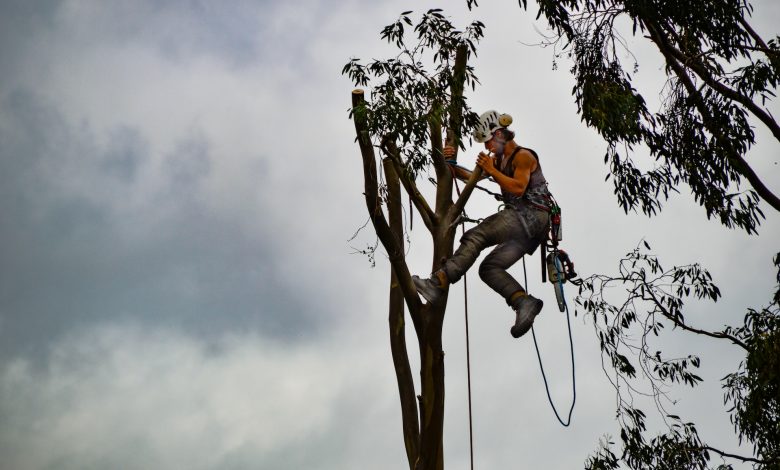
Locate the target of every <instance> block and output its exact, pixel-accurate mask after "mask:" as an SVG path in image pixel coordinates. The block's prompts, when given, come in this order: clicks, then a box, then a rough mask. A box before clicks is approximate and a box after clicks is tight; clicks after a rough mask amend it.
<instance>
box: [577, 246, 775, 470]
mask: <svg viewBox="0 0 780 470" xmlns="http://www.w3.org/2000/svg"><path fill="white" fill-rule="evenodd" d="M649 250H650V247H649V245H648V244H647V243H644V245H643V246H642V247H638V248H636V249H635V250H633V251H632V252H631V253H628V254H627V255H626V257H624V258H623V259H622V260H621V261H620V263H619V268H618V273H617V274H616V275H613V276H609V275H593V276H591V277H589V278H587V279H585V280H584V281H583V283H582V285H581V287H580V293H579V296H578V297H577V299H576V303H577V305H578V307H579V308H582V309H584V310H585V312H586V314H587V316H588V317H589V318H590V319H591V320H592V322H593V326H594V328H595V331H596V335H597V337H598V339H599V346H600V348H601V351H602V357H603V359H604V360H603V361H602V363H603V366H604V370H605V372H606V373H607V376H608V377H609V378H610V380H611V382H612V384H613V386H614V387H615V390H616V393H617V402H618V405H617V418H618V423H619V426H620V442H621V444H622V453H621V454H619V455H618V454H616V453H615V452H614V451H613V447H614V442H612V441H610V440H609V439H607V440H605V441H602V443H601V445H600V447H599V449H598V450H597V452H596V453H595V454H594V455H592V456H591V457H590V458H589V459H588V461H587V462H586V468H587V469H592V470H595V469H617V468H622V467H621V465H625V466H627V467H628V468H631V469H656V468H696V469H706V468H712V467H710V463H709V460H710V455H711V453H716V454H719V455H721V456H724V457H731V458H736V459H738V460H743V461H751V462H755V463H757V465H758V466H759V467H758V468H763V469H770V468H777V466H776V465H777V464H778V463H779V462H780V459H778V457H779V455H778V452H779V451H780V445H779V444H780V367H779V365H780V364H779V362H780V359H779V358H780V339H779V338H780V308H778V306H779V305H780V304H778V300H780V272H779V273H778V292H777V294H776V295H775V298H774V300H773V303H772V305H770V307H768V308H766V309H763V310H761V311H760V312H759V311H754V310H751V311H750V312H749V313H748V315H747V316H746V317H745V322H744V325H743V326H740V327H739V328H731V327H727V328H724V330H723V331H716V332H710V331H705V330H701V329H698V328H695V327H693V326H691V325H690V324H689V323H688V322H687V320H686V318H685V315H684V312H683V308H684V307H685V305H686V300H687V299H690V298H692V299H697V300H709V301H712V302H717V301H718V299H719V298H720V295H721V294H720V290H719V289H718V287H717V286H716V285H715V284H714V283H713V280H712V276H711V275H710V274H709V272H707V271H706V270H705V269H703V268H702V267H701V266H699V265H698V264H693V265H688V266H681V267H674V268H672V269H669V270H665V269H663V267H662V266H661V264H660V262H659V261H658V259H657V258H656V257H655V256H653V255H651V254H649ZM775 264H776V265H777V266H778V268H780V255H779V256H778V257H777V258H775ZM616 291H617V292H619V293H620V294H617V300H615V294H614V292H616ZM622 293H625V294H627V296H626V297H625V298H623V295H622ZM668 324H671V325H672V326H673V327H675V328H680V329H683V330H685V331H688V332H691V333H696V334H702V335H706V336H710V337H712V338H718V339H723V340H727V341H730V342H731V343H733V344H734V345H737V346H739V347H741V348H743V349H744V350H745V351H746V352H747V359H746V360H745V362H744V363H743V364H742V365H741V366H740V369H739V370H738V371H737V372H735V373H733V374H730V375H728V376H727V377H726V378H725V379H724V388H725V389H726V390H727V391H726V402H727V403H730V404H731V408H730V409H729V411H730V412H731V416H732V422H733V423H734V425H735V430H736V432H737V433H738V434H739V436H740V437H741V438H744V439H746V440H748V441H750V442H751V443H753V444H754V445H755V447H756V453H757V455H758V456H759V457H760V458H757V459H756V458H752V457H740V456H735V455H732V454H727V453H725V452H722V451H720V450H718V449H715V448H713V447H710V446H708V445H707V444H705V443H703V442H702V441H701V439H700V438H699V435H698V432H697V429H696V426H695V424H694V423H691V422H684V421H683V420H682V419H681V418H680V417H679V416H675V415H673V414H671V413H669V412H668V411H667V406H668V405H669V403H670V402H671V399H670V398H669V395H668V393H669V390H670V389H671V387H672V386H674V385H684V386H688V387H696V386H697V385H699V384H700V383H701V381H702V379H701V378H700V377H699V376H698V375H696V374H695V373H694V371H695V369H697V368H698V367H699V366H700V364H701V360H700V358H699V357H698V356H696V355H687V356H684V357H676V358H673V357H664V355H663V354H662V352H661V351H660V350H656V349H655V348H654V346H653V343H654V339H653V338H656V337H660V336H661V335H662V334H664V330H665V328H666V325H668ZM637 396H649V397H652V399H653V401H654V403H655V406H656V408H657V411H658V412H659V414H660V416H661V417H662V418H663V420H664V422H665V423H666V428H667V429H666V432H664V433H662V434H659V435H657V436H655V437H653V438H648V437H647V436H646V434H647V431H648V429H647V424H646V421H647V416H646V414H645V412H644V411H643V410H642V409H640V408H639V406H638V405H637V400H635V399H636V398H637ZM773 465H775V466H773ZM718 468H722V469H723V468H731V467H730V466H728V465H721V466H720V467H718Z"/></svg>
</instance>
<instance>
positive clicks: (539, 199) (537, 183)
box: [498, 145, 551, 211]
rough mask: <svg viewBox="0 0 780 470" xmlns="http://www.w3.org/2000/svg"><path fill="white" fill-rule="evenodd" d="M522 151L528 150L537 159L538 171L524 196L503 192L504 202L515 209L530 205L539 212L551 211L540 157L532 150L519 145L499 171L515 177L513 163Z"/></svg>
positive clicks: (533, 174) (534, 173)
mask: <svg viewBox="0 0 780 470" xmlns="http://www.w3.org/2000/svg"><path fill="white" fill-rule="evenodd" d="M521 150H528V151H529V152H531V155H533V156H534V158H535V159H536V169H535V170H534V171H532V172H531V177H530V178H529V180H528V186H527V187H526V188H525V193H523V195H522V196H518V195H516V194H512V193H510V192H507V191H504V190H503V189H502V190H501V195H502V197H503V198H504V202H505V203H506V204H509V205H511V206H513V207H520V206H521V205H530V206H532V207H535V208H536V209H539V210H544V211H549V210H550V202H551V201H550V192H549V190H548V189H547V180H546V179H545V178H544V173H542V164H541V162H540V161H539V155H538V154H537V153H536V152H535V151H534V150H532V149H529V148H525V147H520V146H519V145H518V146H517V148H516V149H515V151H514V152H512V155H510V156H509V158H506V159H502V161H501V164H500V167H499V169H498V170H499V171H500V172H501V173H503V174H504V175H506V176H509V177H510V178H514V176H515V167H514V165H513V161H514V159H515V156H516V155H517V152H519V151H521Z"/></svg>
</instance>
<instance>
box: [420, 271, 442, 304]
mask: <svg viewBox="0 0 780 470" xmlns="http://www.w3.org/2000/svg"><path fill="white" fill-rule="evenodd" d="M438 273H439V271H437V272H435V273H433V275H431V277H429V278H427V279H422V278H420V277H419V276H417V275H415V276H412V281H414V285H415V286H417V292H419V293H420V295H421V296H423V298H424V299H425V300H427V301H428V303H431V304H435V303H437V302H438V301H439V299H441V296H442V294H444V286H443V285H442V283H443V281H442V279H441V277H440V276H439V274H438Z"/></svg>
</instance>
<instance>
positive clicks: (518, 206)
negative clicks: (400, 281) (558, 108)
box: [413, 111, 552, 338]
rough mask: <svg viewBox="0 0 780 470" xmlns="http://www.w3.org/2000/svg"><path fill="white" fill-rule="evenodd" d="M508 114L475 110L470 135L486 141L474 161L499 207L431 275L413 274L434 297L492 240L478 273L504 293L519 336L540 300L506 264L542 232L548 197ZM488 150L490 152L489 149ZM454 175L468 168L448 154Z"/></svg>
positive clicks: (466, 174) (528, 250) (535, 161)
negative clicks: (497, 194) (495, 188)
mask: <svg viewBox="0 0 780 470" xmlns="http://www.w3.org/2000/svg"><path fill="white" fill-rule="evenodd" d="M511 124H512V117H511V116H510V115H508V114H499V113H498V112H497V111H488V112H486V113H484V114H482V115H481V116H480V121H479V124H478V125H477V127H476V128H475V130H474V134H473V136H474V140H476V141H477V142H479V143H484V144H485V149H486V150H487V151H488V153H485V152H480V153H479V155H478V156H477V165H479V167H480V168H481V169H482V171H483V177H484V178H487V177H490V178H492V179H493V180H494V181H495V182H496V183H497V184H498V185H499V187H500V188H501V198H502V200H503V203H504V204H503V206H502V209H501V210H499V211H498V212H497V213H496V214H493V215H491V216H490V217H487V218H486V219H484V221H482V222H481V223H479V224H478V225H477V226H475V227H474V228H472V229H471V230H468V231H467V232H466V233H465V234H464V235H463V237H462V238H461V240H460V246H459V247H458V249H457V250H456V251H455V253H454V254H453V255H452V257H451V258H449V259H447V260H446V261H445V262H444V263H443V265H442V267H441V269H439V270H438V271H436V272H434V273H433V274H432V275H431V277H430V278H427V279H423V278H420V277H418V276H413V280H414V283H415V285H416V286H417V291H418V292H419V293H420V295H422V296H423V298H425V300H427V301H428V302H430V303H436V302H438V301H439V300H440V299H441V297H442V295H443V293H444V288H445V287H446V286H447V285H448V284H450V283H455V282H457V281H458V280H459V279H460V278H461V277H462V276H463V274H465V273H466V271H467V270H468V269H469V268H470V267H471V265H472V264H474V262H475V261H476V259H477V257H478V256H479V254H480V252H481V251H482V250H484V249H485V248H488V247H491V246H495V245H498V246H496V248H494V249H493V251H491V252H490V253H489V254H488V255H487V256H486V257H485V259H484V261H482V263H481V264H480V266H479V277H480V278H481V279H482V280H483V281H484V282H485V283H486V284H487V285H488V286H490V287H491V288H492V289H493V290H495V291H496V292H498V293H499V294H501V296H503V297H504V299H506V302H507V304H508V305H509V306H510V307H511V308H512V309H513V310H514V311H515V315H516V318H515V323H514V325H513V326H512V328H511V329H510V333H511V334H512V336H513V337H515V338H519V337H521V336H523V335H524V334H525V333H526V332H528V330H529V329H530V328H531V325H532V324H533V321H534V319H535V318H536V315H538V314H539V312H540V311H541V310H542V305H543V302H542V301H541V300H540V299H537V298H535V297H533V296H532V295H530V294H528V293H527V292H526V290H525V288H524V287H523V286H522V285H520V283H518V282H517V281H516V280H515V279H514V278H513V277H512V276H511V275H510V274H509V273H508V272H507V269H508V268H509V267H510V266H512V265H513V264H515V262H517V261H518V260H519V259H520V258H522V257H523V256H524V255H526V254H532V253H533V252H534V251H535V250H536V248H537V247H538V246H539V245H540V244H541V243H542V242H543V241H544V240H545V238H546V237H547V234H548V231H549V226H550V209H551V207H552V198H551V195H550V192H549V190H548V189H547V181H546V180H545V178H544V175H543V174H542V167H541V165H540V163H539V156H538V155H537V154H536V152H535V151H533V150H531V149H528V148H524V147H521V146H520V145H518V144H517V142H515V140H514V139H515V133H514V132H513V131H511V130H510V129H509V126H510V125H511ZM491 154H492V155H491ZM454 155H455V149H454V148H453V147H449V146H448V147H445V148H444V156H445V158H448V159H449V158H452V157H453V156H454ZM448 162H449V163H450V165H452V167H453V169H454V174H455V176H456V177H457V178H459V179H462V180H468V179H469V178H470V176H471V171H469V170H467V169H466V168H463V167H460V166H457V165H456V163H455V162H454V161H452V160H448Z"/></svg>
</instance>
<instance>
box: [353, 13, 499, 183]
mask: <svg viewBox="0 0 780 470" xmlns="http://www.w3.org/2000/svg"><path fill="white" fill-rule="evenodd" d="M411 14H412V12H411V11H406V12H403V13H402V14H401V15H400V17H399V18H398V19H397V20H396V21H395V22H394V23H392V24H390V25H388V26H385V27H384V29H382V32H381V36H382V39H385V40H386V41H387V42H388V43H391V44H394V45H395V46H396V47H397V48H398V49H399V51H400V53H399V54H398V55H397V56H396V57H395V58H391V59H388V60H373V61H371V62H369V63H367V64H363V63H362V62H361V61H360V60H359V59H354V58H353V59H351V60H350V61H349V62H348V63H347V64H346V65H345V66H344V68H343V69H342V73H343V74H346V75H348V76H349V77H350V79H351V80H352V81H353V82H354V83H355V85H356V86H368V85H369V84H371V83H372V82H373V81H375V80H376V81H381V83H379V84H378V85H376V86H375V87H374V88H373V90H372V93H371V98H370V100H368V101H367V104H366V106H365V108H364V109H353V110H352V112H353V113H365V115H366V117H367V120H368V123H369V132H370V134H371V135H376V136H386V137H389V138H391V139H398V146H399V148H400V150H401V152H402V155H403V156H404V164H405V165H406V167H407V169H408V170H409V171H410V172H411V173H412V174H414V175H416V174H417V173H418V172H419V171H421V170H422V169H424V168H426V167H427V165H428V164H430V163H431V161H432V155H431V149H430V146H429V145H428V143H429V141H430V125H431V123H432V122H435V123H439V124H441V125H444V124H445V123H447V122H448V120H449V117H450V115H451V114H453V113H456V112H458V110H460V112H461V113H462V115H463V116H464V119H463V120H462V122H461V123H460V125H461V128H460V129H453V131H455V134H456V135H467V134H468V131H469V130H470V129H471V128H473V127H474V125H475V124H476V123H477V119H478V116H477V115H476V113H474V112H472V111H471V110H470V109H469V108H468V106H467V103H466V99H465V98H461V99H453V97H452V96H451V92H450V86H451V83H452V82H453V69H454V61H455V55H456V51H457V49H458V47H459V46H461V45H465V46H467V50H468V54H469V56H470V55H472V54H474V55H476V43H477V42H478V41H479V39H481V38H482V36H483V31H484V27H485V26H484V24H483V23H482V22H480V21H474V22H473V23H471V24H470V25H469V26H468V27H466V28H465V29H463V30H462V31H461V30H458V29H456V28H455V26H453V24H452V23H451V22H450V21H449V19H447V17H445V16H444V14H443V13H442V10H441V9H431V10H428V11H427V12H425V13H424V14H422V15H421V17H420V19H419V20H418V21H417V23H416V24H415V23H414V22H413V21H412V18H411ZM409 27H413V31H412V32H413V38H412V39H411V40H410V38H409V36H410V34H409V31H408V29H409ZM465 73H466V76H465V84H466V85H467V86H470V87H471V88H472V89H474V88H475V87H476V84H477V83H478V80H477V77H476V75H475V74H474V70H473V68H472V67H470V66H467V67H466V72H465ZM461 145H462V143H461Z"/></svg>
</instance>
